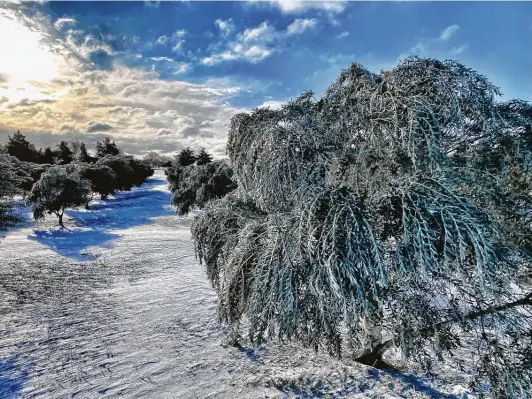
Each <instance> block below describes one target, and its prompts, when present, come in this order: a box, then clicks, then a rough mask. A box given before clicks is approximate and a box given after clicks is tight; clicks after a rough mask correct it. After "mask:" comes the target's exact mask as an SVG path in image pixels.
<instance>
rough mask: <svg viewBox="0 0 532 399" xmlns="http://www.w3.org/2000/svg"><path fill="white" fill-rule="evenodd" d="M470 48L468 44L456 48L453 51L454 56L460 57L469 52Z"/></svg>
mask: <svg viewBox="0 0 532 399" xmlns="http://www.w3.org/2000/svg"><path fill="white" fill-rule="evenodd" d="M468 47H469V46H468V45H467V44H463V45H461V46H455V47H453V48H452V49H451V54H452V55H459V54H462V53H463V52H464V51H465V50H467V48H468Z"/></svg>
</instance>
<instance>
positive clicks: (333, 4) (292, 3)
mask: <svg viewBox="0 0 532 399" xmlns="http://www.w3.org/2000/svg"><path fill="white" fill-rule="evenodd" d="M254 3H257V2H254ZM270 4H272V5H274V6H277V7H279V8H280V9H281V11H282V12H283V13H285V14H290V13H302V12H305V11H308V10H311V9H317V10H324V11H327V12H328V13H331V14H337V13H340V12H342V11H344V10H345V7H346V6H347V2H346V1H341V0H333V1H300V0H273V1H271V2H270Z"/></svg>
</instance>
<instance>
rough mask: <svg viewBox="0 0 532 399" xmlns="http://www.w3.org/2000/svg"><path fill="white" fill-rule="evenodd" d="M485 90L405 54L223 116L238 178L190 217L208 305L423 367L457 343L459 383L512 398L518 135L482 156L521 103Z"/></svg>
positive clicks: (521, 334) (519, 259) (524, 126)
mask: <svg viewBox="0 0 532 399" xmlns="http://www.w3.org/2000/svg"><path fill="white" fill-rule="evenodd" d="M498 94H499V91H498V89H497V88H496V87H494V86H493V85H492V84H491V83H490V82H489V81H488V80H487V79H486V78H485V77H483V76H481V75H479V74H478V73H476V72H475V71H472V70H471V69H468V68H466V67H464V66H463V65H461V64H458V63H456V62H453V61H445V62H440V61H437V60H432V59H419V58H415V57H413V58H409V59H407V60H405V61H404V62H401V63H400V64H399V65H398V66H397V67H396V68H394V69H393V70H392V71H389V72H386V71H383V72H381V73H380V74H379V75H376V74H373V73H371V72H369V71H367V70H365V69H364V68H363V67H361V66H360V65H358V64H352V65H351V66H350V67H349V68H348V69H346V70H343V71H342V72H341V73H340V76H339V77H338V79H337V80H336V81H335V82H334V83H333V84H332V85H331V86H330V87H329V88H328V89H327V91H326V93H325V95H324V97H323V98H322V99H320V100H318V101H317V100H315V99H314V98H313V94H312V93H310V92H307V93H304V94H302V95H301V96H300V97H298V98H296V99H295V100H293V101H291V102H289V103H288V104H286V105H285V106H283V107H282V108H281V109H280V110H271V109H256V110H254V111H253V112H252V113H251V114H239V115H236V116H235V117H233V119H232V121H231V128H230V132H229V138H228V144H227V150H228V153H229V156H230V160H231V165H232V166H233V168H234V174H235V177H236V181H237V183H238V188H237V190H235V191H234V192H232V193H230V194H229V195H227V196H226V197H224V198H223V199H220V200H215V201H211V202H210V203H209V204H207V206H206V207H205V209H204V211H203V212H202V213H201V214H200V215H199V216H198V217H197V219H196V220H195V221H194V224H193V227H192V234H193V237H194V240H195V243H196V250H197V254H198V256H199V258H200V260H201V261H202V262H204V263H205V264H206V266H207V273H208V276H209V278H210V280H211V281H212V283H213V285H214V287H215V288H216V290H217V292H218V296H219V317H220V320H221V321H223V322H225V323H227V324H229V325H230V326H231V327H232V330H233V331H238V326H239V325H240V322H241V321H242V319H243V318H244V317H245V318H246V319H247V320H248V321H249V323H247V324H248V325H249V329H248V334H249V337H250V339H251V340H252V342H256V343H260V342H261V341H262V340H264V339H266V338H273V337H278V338H281V339H297V340H299V341H301V342H302V343H303V344H305V345H308V346H312V347H314V348H315V349H316V350H318V349H319V348H327V349H328V350H329V351H330V352H331V353H333V354H336V355H340V354H342V353H344V352H345V351H348V352H352V353H353V354H354V355H356V356H358V359H359V361H361V362H363V363H366V364H371V365H377V366H381V365H383V364H384V363H383V354H384V353H385V352H386V350H388V349H389V348H391V347H398V348H399V349H401V353H402V355H403V356H405V357H406V358H407V359H412V360H415V361H416V362H418V363H419V364H420V365H422V366H424V367H425V369H426V370H430V368H431V365H433V364H435V363H437V362H438V361H440V362H443V361H446V362H447V361H450V362H452V361H453V358H452V357H449V356H445V355H446V354H448V353H452V351H453V350H454V349H455V348H457V347H459V346H462V347H463V348H462V349H461V350H462V351H469V352H470V353H469V354H467V355H464V356H460V357H459V359H458V360H457V361H458V363H459V366H460V367H467V368H468V369H469V370H471V371H472V375H473V376H474V377H472V381H471V383H472V385H473V386H475V387H476V388H477V389H480V388H479V387H480V386H481V385H482V384H483V383H484V382H486V380H489V382H490V394H491V396H493V397H495V398H508V397H513V398H525V397H526V394H527V392H530V391H531V390H532V373H531V370H532V367H531V366H532V358H531V357H530V353H532V334H531V333H530V331H531V326H532V317H531V312H530V310H531V307H532V293H531V292H530V283H531V281H530V270H531V269H530V267H531V257H530V256H531V252H530V250H529V247H527V245H528V243H529V241H527V240H526V239H525V238H524V237H526V234H528V233H527V232H529V231H530V230H529V229H530V225H528V226H524V225H522V224H519V223H516V222H515V221H517V220H519V218H520V217H521V216H522V215H524V214H527V215H528V217H529V215H530V213H531V208H530V201H529V200H530V192H532V185H531V179H530V177H531V175H530V173H531V170H530V161H529V160H530V156H531V147H530V146H523V145H521V144H519V145H518V146H517V147H518V148H519V150H518V151H517V150H515V148H516V147H515V145H512V146H510V147H511V148H514V149H513V150H511V151H509V152H506V150H504V151H503V150H502V147H501V149H500V150H497V151H496V153H497V154H498V155H497V154H495V155H496V156H497V157H498V156H499V155H501V156H503V158H504V159H510V160H511V162H510V164H512V165H514V166H512V167H497V168H492V167H489V168H485V167H484V166H481V165H482V164H483V163H484V162H485V160H486V159H487V158H492V156H493V155H494V154H491V153H490V152H489V151H485V150H482V148H483V145H486V146H487V145H488V144H490V143H493V142H496V141H497V140H496V139H497V138H499V139H500V138H501V136H514V135H516V134H517V133H518V132H526V131H528V132H529V131H530V126H531V121H532V113H530V112H529V110H530V106H529V105H528V104H525V105H526V106H525V105H523V104H521V107H515V106H514V107H513V110H512V107H510V108H511V109H510V110H507V111H505V110H504V106H502V105H501V104H498V103H496V102H495V101H494V96H495V95H498ZM517 108H519V109H517ZM527 110H528V111H527ZM528 140H529V139H528ZM525 141H526V140H525ZM457 147H461V148H466V149H469V151H470V153H469V154H460V153H459V151H458V150H457ZM518 153H519V154H522V155H519V156H517V155H516V154H518ZM482 159H484V160H482ZM479 160H481V161H479ZM525 160H526V161H525ZM477 162H480V164H479V163H477ZM491 162H492V161H490V163H491ZM505 164H506V165H508V163H507V162H506V163H505ZM518 165H521V166H518ZM515 171H517V172H515ZM514 172H515V173H514ZM180 173H184V171H181V172H180ZM512 176H513V177H512ZM179 179H181V180H182V179H183V178H182V177H179ZM508 204H511V206H507V205H508ZM528 220H529V219H528ZM509 222H512V224H511V226H512V229H516V231H513V232H512V231H510V230H509V229H508V228H506V227H505V224H506V223H509ZM527 229H528V230H527ZM512 234H517V235H519V236H521V237H522V239H520V240H514V239H513V238H512ZM509 242H512V245H508V243H509ZM471 342H474V344H473V345H469V343H471ZM473 359H475V360H473Z"/></svg>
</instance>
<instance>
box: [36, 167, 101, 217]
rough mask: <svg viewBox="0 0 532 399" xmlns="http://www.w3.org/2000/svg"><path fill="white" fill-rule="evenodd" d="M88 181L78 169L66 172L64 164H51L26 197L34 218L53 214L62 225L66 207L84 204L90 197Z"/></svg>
mask: <svg viewBox="0 0 532 399" xmlns="http://www.w3.org/2000/svg"><path fill="white" fill-rule="evenodd" d="M90 190H91V186H90V183H89V182H88V181H87V180H85V179H83V178H82V177H81V175H80V173H79V172H78V171H73V172H70V173H69V172H68V170H67V168H66V167H65V166H52V167H51V168H49V169H48V170H47V171H46V172H44V173H43V174H42V176H41V178H40V179H39V181H38V182H36V183H35V184H34V185H33V187H32V189H31V192H30V193H29V195H28V197H27V203H28V204H29V205H30V206H31V210H32V212H33V217H34V218H35V219H42V218H44V216H45V214H46V213H48V214H52V213H53V214H55V215H56V216H57V217H58V218H59V224H60V225H61V227H63V214H64V212H65V209H66V208H76V207H80V206H85V205H86V204H87V203H88V202H89V199H90Z"/></svg>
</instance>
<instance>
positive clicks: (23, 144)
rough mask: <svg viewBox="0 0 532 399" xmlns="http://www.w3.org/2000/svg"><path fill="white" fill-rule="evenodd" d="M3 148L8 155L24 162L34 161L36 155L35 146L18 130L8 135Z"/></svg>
mask: <svg viewBox="0 0 532 399" xmlns="http://www.w3.org/2000/svg"><path fill="white" fill-rule="evenodd" d="M5 149H6V151H7V153H8V154H9V155H12V156H14V157H16V158H18V159H19V160H21V161H25V162H35V160H36V158H37V157H38V152H37V151H36V150H35V146H34V145H33V144H30V142H28V140H26V136H24V135H23V134H22V133H20V130H17V131H16V132H15V133H13V136H9V138H8V140H7V143H6V146H5Z"/></svg>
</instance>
